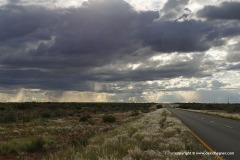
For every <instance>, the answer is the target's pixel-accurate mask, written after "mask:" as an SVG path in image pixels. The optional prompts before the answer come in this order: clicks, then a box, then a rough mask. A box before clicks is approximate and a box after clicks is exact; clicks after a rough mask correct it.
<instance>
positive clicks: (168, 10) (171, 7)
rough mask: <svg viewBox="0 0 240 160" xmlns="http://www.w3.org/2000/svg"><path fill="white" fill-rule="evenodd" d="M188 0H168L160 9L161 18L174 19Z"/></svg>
mask: <svg viewBox="0 0 240 160" xmlns="http://www.w3.org/2000/svg"><path fill="white" fill-rule="evenodd" d="M188 2H189V0H169V1H167V2H166V3H165V5H164V6H163V8H162V10H161V11H160V14H161V19H168V20H169V19H176V18H178V17H179V16H180V15H181V13H182V12H183V10H184V8H185V6H186V5H187V4H188Z"/></svg>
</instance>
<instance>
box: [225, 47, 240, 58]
mask: <svg viewBox="0 0 240 160" xmlns="http://www.w3.org/2000/svg"><path fill="white" fill-rule="evenodd" d="M227 60H228V61H229V62H240V43H237V44H235V45H232V46H231V47H229V49H228V55H227Z"/></svg>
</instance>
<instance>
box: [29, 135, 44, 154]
mask: <svg viewBox="0 0 240 160" xmlns="http://www.w3.org/2000/svg"><path fill="white" fill-rule="evenodd" d="M44 144H45V140H44V139H43V138H42V137H38V138H36V139H33V140H31V142H30V143H29V145H28V146H27V148H26V151H27V152H40V151H43V150H44Z"/></svg>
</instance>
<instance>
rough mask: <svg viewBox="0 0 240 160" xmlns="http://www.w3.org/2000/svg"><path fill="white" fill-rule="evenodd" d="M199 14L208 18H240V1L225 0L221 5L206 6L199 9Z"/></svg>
mask: <svg viewBox="0 0 240 160" xmlns="http://www.w3.org/2000/svg"><path fill="white" fill-rule="evenodd" d="M197 14H198V16H199V17H203V18H207V19H228V20H239V19H240V2H237V1H231V2H223V3H221V4H220V6H211V5H208V6H205V7H204V8H203V9H202V10H200V11H198V13H197Z"/></svg>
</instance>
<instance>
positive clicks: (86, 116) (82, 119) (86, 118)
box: [79, 115, 92, 122]
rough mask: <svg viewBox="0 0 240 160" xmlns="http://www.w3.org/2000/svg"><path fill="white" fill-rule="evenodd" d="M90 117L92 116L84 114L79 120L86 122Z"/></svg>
mask: <svg viewBox="0 0 240 160" xmlns="http://www.w3.org/2000/svg"><path fill="white" fill-rule="evenodd" d="M90 118H92V117H91V116H90V115H84V116H82V117H81V118H80V119H79V121H80V122H86V121H88V119H90Z"/></svg>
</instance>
